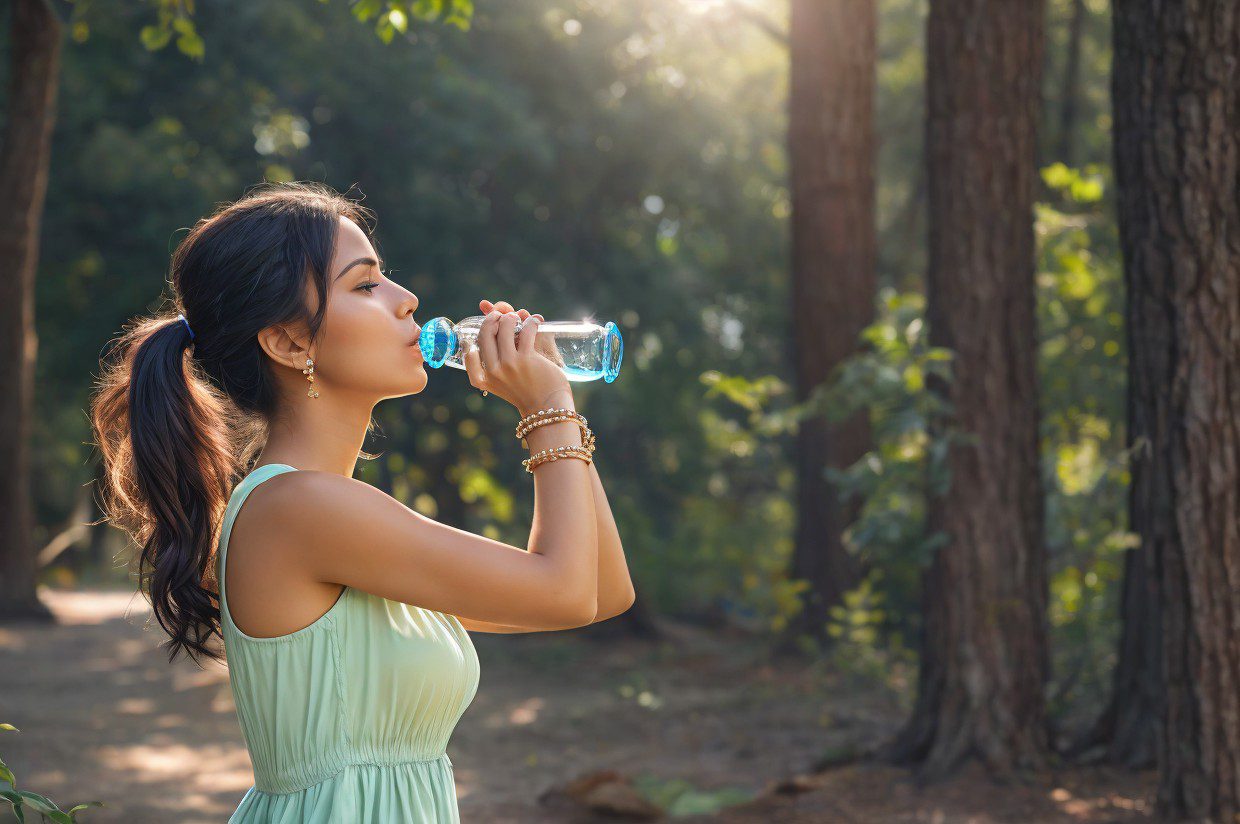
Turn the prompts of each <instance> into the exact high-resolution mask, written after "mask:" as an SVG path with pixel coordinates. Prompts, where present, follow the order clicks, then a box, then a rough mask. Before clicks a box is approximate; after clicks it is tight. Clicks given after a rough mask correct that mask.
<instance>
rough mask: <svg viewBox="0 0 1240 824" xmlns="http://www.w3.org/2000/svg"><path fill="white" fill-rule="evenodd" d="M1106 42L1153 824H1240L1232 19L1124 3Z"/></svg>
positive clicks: (1239, 348)
mask: <svg viewBox="0 0 1240 824" xmlns="http://www.w3.org/2000/svg"><path fill="white" fill-rule="evenodd" d="M1114 35H1115V68H1114V73H1113V80H1112V83H1113V85H1112V94H1113V102H1114V112H1115V170H1116V179H1117V182H1118V184H1119V190H1118V191H1119V225H1120V241H1121V249H1122V252H1123V259H1124V277H1125V282H1126V285H1127V290H1128V345H1129V370H1128V376H1129V400H1128V403H1129V433H1128V437H1129V440H1130V443H1132V444H1134V445H1138V446H1140V447H1141V448H1140V449H1138V450H1137V456H1136V459H1135V460H1134V463H1133V466H1132V491H1131V498H1130V506H1131V521H1132V528H1133V530H1134V531H1135V532H1136V533H1137V534H1138V535H1139V536H1140V538H1141V542H1142V548H1141V553H1142V555H1143V566H1142V567H1141V569H1142V571H1143V572H1144V573H1145V574H1148V575H1149V576H1150V579H1151V582H1152V584H1153V593H1156V596H1157V597H1156V598H1155V597H1152V596H1153V593H1151V599H1150V601H1148V602H1147V603H1146V605H1145V609H1147V610H1149V611H1150V612H1151V613H1154V614H1157V615H1159V616H1160V618H1161V644H1160V647H1161V661H1160V662H1159V663H1161V668H1162V678H1163V683H1164V685H1165V696H1164V701H1165V704H1164V706H1163V714H1162V722H1163V727H1162V730H1161V733H1162V734H1161V735H1159V736H1157V739H1158V741H1157V750H1158V765H1159V769H1160V772H1161V780H1160V786H1159V793H1158V811H1157V817H1158V818H1160V819H1161V820H1168V819H1180V818H1186V817H1187V818H1194V819H1197V818H1202V817H1208V818H1209V819H1210V820H1213V821H1229V822H1230V821H1232V820H1234V819H1235V818H1236V816H1237V815H1240V645H1238V644H1237V638H1238V637H1240V630H1237V627H1240V519H1238V518H1237V513H1238V512H1240V202H1238V200H1237V190H1238V188H1237V187H1238V186H1240V77H1238V76H1237V68H1236V65H1237V59H1238V58H1240V12H1238V10H1237V8H1236V6H1235V4H1234V3H1231V2H1229V1H1228V0H1213V2H1199V3H1192V4H1183V3H1165V4H1150V3H1147V2H1142V3H1138V2H1133V1H1132V0H1121V2H1117V3H1116V5H1115V11H1114ZM1143 626H1144V625H1143ZM1158 629H1159V627H1158V625H1157V624H1155V625H1153V626H1152V628H1151V629H1150V630H1149V631H1151V632H1158ZM1142 663H1143V664H1145V665H1146V666H1147V667H1148V668H1150V669H1153V668H1154V667H1155V666H1156V664H1155V663H1154V662H1149V661H1145V660H1144V659H1142ZM1121 666H1134V665H1133V664H1130V663H1129V662H1121ZM1150 677H1153V676H1151V675H1146V676H1144V678H1146V679H1148V678H1150Z"/></svg>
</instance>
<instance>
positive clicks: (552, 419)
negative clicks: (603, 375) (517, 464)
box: [515, 409, 595, 452]
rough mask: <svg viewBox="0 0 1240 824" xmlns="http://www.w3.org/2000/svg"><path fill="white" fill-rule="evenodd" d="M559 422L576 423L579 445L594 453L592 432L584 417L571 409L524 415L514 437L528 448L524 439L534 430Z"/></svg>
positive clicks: (546, 410) (543, 410) (547, 410)
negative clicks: (579, 434)
mask: <svg viewBox="0 0 1240 824" xmlns="http://www.w3.org/2000/svg"><path fill="white" fill-rule="evenodd" d="M560 421H576V422H577V425H578V426H579V427H580V428H581V445H582V446H584V447H585V448H586V449H588V450H590V451H591V452H593V451H594V441H595V438H594V432H593V431H592V430H591V429H590V426H589V424H588V423H587V421H586V419H585V416H584V415H581V414H580V413H578V412H577V411H575V410H572V409H540V410H538V411H537V412H533V413H531V414H529V415H526V416H525V417H524V418H522V419H521V421H520V423H518V424H517V429H516V433H515V434H516V437H517V440H519V441H521V445H522V446H525V447H528V446H529V444H527V443H525V437H526V435H528V434H529V433H530V432H532V431H533V430H534V429H536V428H538V427H540V426H544V425H546V424H551V423H559V422H560Z"/></svg>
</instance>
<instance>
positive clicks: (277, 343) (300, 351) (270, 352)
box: [258, 325, 314, 369]
mask: <svg viewBox="0 0 1240 824" xmlns="http://www.w3.org/2000/svg"><path fill="white" fill-rule="evenodd" d="M299 337H300V336H298V337H294V336H293V335H292V334H290V333H289V331H288V329H286V328H285V327H284V326H282V325H277V326H268V327H267V328H266V329H263V330H262V331H261V332H259V333H258V345H259V346H261V347H262V348H263V351H264V352H266V353H267V356H268V357H269V358H271V359H272V360H274V361H275V362H276V363H281V364H284V365H285V366H291V367H293V368H294V369H300V368H301V367H302V366H303V365H304V364H305V362H306V358H307V357H314V356H313V355H311V354H310V350H309V348H308V346H305V345H303V344H302V342H301V341H299Z"/></svg>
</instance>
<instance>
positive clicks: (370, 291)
mask: <svg viewBox="0 0 1240 824" xmlns="http://www.w3.org/2000/svg"><path fill="white" fill-rule="evenodd" d="M378 285H379V284H377V283H363V284H360V285H359V286H358V287H357V288H358V289H365V290H366V294H368V295H373V294H374V291H375V287H376V286H378Z"/></svg>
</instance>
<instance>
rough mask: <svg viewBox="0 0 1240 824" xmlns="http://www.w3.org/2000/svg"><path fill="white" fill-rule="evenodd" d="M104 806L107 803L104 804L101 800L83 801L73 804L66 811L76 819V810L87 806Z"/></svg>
mask: <svg viewBox="0 0 1240 824" xmlns="http://www.w3.org/2000/svg"><path fill="white" fill-rule="evenodd" d="M106 806H107V805H106V804H104V803H103V802H102V801H83V802H82V803H81V804H74V805H73V806H72V807H70V808H69V811H68V812H69V815H70V816H72V817H73V820H74V821H76V820H77V812H78V810H84V809H86V808H87V807H106Z"/></svg>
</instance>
